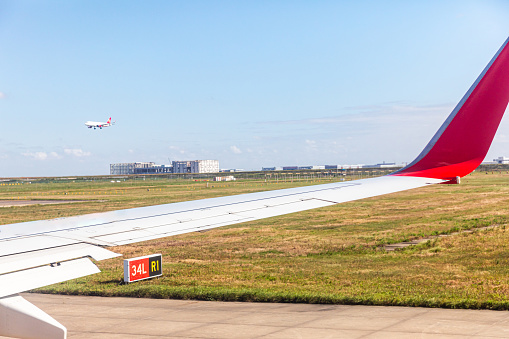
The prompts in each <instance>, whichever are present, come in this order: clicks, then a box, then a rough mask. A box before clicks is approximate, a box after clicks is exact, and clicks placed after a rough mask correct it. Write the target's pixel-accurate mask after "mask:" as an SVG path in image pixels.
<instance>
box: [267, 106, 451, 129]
mask: <svg viewBox="0 0 509 339" xmlns="http://www.w3.org/2000/svg"><path fill="white" fill-rule="evenodd" d="M453 108H454V107H453V106H452V105H450V104H442V105H424V106H417V105H407V104H404V103H391V104H381V105H365V106H352V107H344V108H343V110H345V111H347V112H348V113H346V114H341V115H336V116H329V117H321V118H311V119H301V120H281V121H265V122H262V124H271V125H330V124H345V123H358V122H369V123H371V124H376V123H384V122H391V121H413V122H415V121H416V120H421V119H429V118H430V116H432V117H435V116H439V117H443V115H444V114H446V113H447V112H451V111H452V109H453ZM350 112H353V113H350Z"/></svg>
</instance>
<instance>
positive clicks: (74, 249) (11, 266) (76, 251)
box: [0, 237, 120, 277]
mask: <svg viewBox="0 0 509 339" xmlns="http://www.w3.org/2000/svg"><path fill="white" fill-rule="evenodd" d="M35 238H37V237H35ZM19 240H21V239H19ZM11 242H13V243H14V244H16V243H17V242H18V240H12V241H11ZM118 256H120V254H117V253H114V252H112V251H109V250H107V249H104V248H101V247H97V246H93V245H89V244H74V245H68V246H60V247H54V248H48V249H45V250H39V251H35V252H25V253H19V254H14V255H10V256H5V257H0V277H1V274H5V273H11V272H15V271H21V270H26V269H30V268H34V267H38V266H44V265H49V264H53V263H59V262H62V261H67V260H72V259H77V258H83V257H92V258H93V259H94V260H105V259H110V258H114V257H118Z"/></svg>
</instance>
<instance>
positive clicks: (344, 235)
mask: <svg viewBox="0 0 509 339" xmlns="http://www.w3.org/2000/svg"><path fill="white" fill-rule="evenodd" d="M321 182H329V181H328V179H322V180H321ZM317 183H319V182H317V180H315V182H311V181H310V180H304V181H301V182H297V181H294V182H278V183H275V182H269V183H266V182H264V181H243V182H235V183H226V184H225V183H222V184H221V183H211V182H209V183H208V187H207V183H205V182H193V181H169V180H146V181H141V180H140V181H125V182H120V183H110V182H109V181H97V182H78V181H76V182H72V181H68V182H51V183H32V184H22V185H12V186H0V200H1V199H22V198H23V197H26V198H27V199H45V200H47V199H65V200H68V199H77V200H90V201H86V202H80V203H73V204H61V205H46V206H25V207H9V208H1V209H0V223H2V224H6V223H13V222H22V221H29V220H37V219H46V218H53V217H62V216H69V215H77V214H84V213H90V212H98V211H107V210H114V209H120V208H129V207H137V206H145V205H153V204H160V203H168V202H175V201H183V200H194V199H200V198H208V197H213V196H222V195H230V194H239V193H246V192H253V191H259V190H266V189H278V188H286V187H292V186H300V185H304V184H317ZM508 222H509V174H507V173H506V172H502V173H491V172H489V173H486V172H482V173H476V174H473V175H469V176H467V177H465V178H463V180H462V184H461V185H434V186H430V187H426V188H422V189H416V190H412V191H408V192H400V193H396V194H391V195H387V196H383V197H376V198H370V199H365V200H360V201H356V202H350V203H345V204H340V205H335V206H331V207H327V208H322V209H316V210H311V211H306V212H301V213H296V214H290V215H286V216H280V217H274V218H269V219H264V220H260V221H255V222H249V223H244V224H238V225H233V226H229V227H223V228H218V229H214V230H211V231H207V232H204V233H190V234H184V235H179V236H174V237H170V238H164V239H160V240H155V241H150V242H145V243H140V244H134V245H129V246H119V247H116V248H112V250H113V251H115V252H118V253H122V254H124V257H125V258H129V257H135V256H140V255H145V254H150V253H162V254H163V262H164V265H163V274H164V276H163V277H161V278H157V279H153V280H148V281H143V282H138V283H134V284H130V285H124V284H122V283H121V281H122V277H123V272H122V258H116V259H111V260H106V261H101V262H98V263H97V264H98V266H99V267H100V269H101V270H102V271H103V272H102V273H100V274H96V275H93V276H89V277H85V278H82V279H78V280H73V281H69V282H64V283H61V284H57V285H53V286H49V287H45V288H42V289H39V291H40V292H44V293H65V294H87V295H104V296H133V297H152V298H193V299H205V300H239V301H265V302H305V303H344V304H368V305H408V306H427V307H449V308H487V309H506V310H507V309H509V249H508V248H507V245H508V244H509V230H508V229H507V228H506V226H507V224H508ZM491 225H494V226H496V227H494V228H491V229H488V230H475V229H476V228H480V227H484V226H491ZM466 229H474V230H475V231H474V232H471V233H460V234H456V235H452V236H449V237H441V238H438V239H434V240H431V241H428V242H426V243H423V244H421V245H418V246H412V247H408V248H406V249H403V250H398V251H394V252H386V251H385V250H384V249H383V245H384V244H389V243H397V242H401V241H406V240H412V239H417V238H423V237H427V236H430V235H439V234H451V233H454V232H456V231H460V230H466Z"/></svg>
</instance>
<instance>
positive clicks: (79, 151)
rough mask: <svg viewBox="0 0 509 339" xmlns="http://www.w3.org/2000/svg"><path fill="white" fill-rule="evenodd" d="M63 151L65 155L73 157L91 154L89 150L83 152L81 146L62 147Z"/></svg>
mask: <svg viewBox="0 0 509 339" xmlns="http://www.w3.org/2000/svg"><path fill="white" fill-rule="evenodd" d="M64 153H65V154H67V155H73V156H75V157H78V158H80V157H88V156H90V155H92V153H90V152H85V151H83V150H82V149H81V148H66V149H64Z"/></svg>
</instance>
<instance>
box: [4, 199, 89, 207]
mask: <svg viewBox="0 0 509 339" xmlns="http://www.w3.org/2000/svg"><path fill="white" fill-rule="evenodd" d="M84 201H85V200H0V207H13V206H28V205H54V204H68V203H73V202H84Z"/></svg>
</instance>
